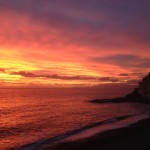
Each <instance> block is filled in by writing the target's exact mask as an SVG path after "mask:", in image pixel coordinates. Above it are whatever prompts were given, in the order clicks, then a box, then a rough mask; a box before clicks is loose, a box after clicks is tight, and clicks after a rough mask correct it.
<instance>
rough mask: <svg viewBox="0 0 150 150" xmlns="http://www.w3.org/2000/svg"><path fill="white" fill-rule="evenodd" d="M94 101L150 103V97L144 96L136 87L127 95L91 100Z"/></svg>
mask: <svg viewBox="0 0 150 150" xmlns="http://www.w3.org/2000/svg"><path fill="white" fill-rule="evenodd" d="M90 102H92V103H121V102H133V103H143V104H150V99H149V98H147V97H143V96H142V95H141V94H140V93H139V89H138V88H136V89H134V91H133V92H131V93H129V94H127V95H126V96H125V97H118V98H112V99H94V100H91V101H90Z"/></svg>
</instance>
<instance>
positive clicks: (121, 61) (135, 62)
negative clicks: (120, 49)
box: [90, 55, 150, 68]
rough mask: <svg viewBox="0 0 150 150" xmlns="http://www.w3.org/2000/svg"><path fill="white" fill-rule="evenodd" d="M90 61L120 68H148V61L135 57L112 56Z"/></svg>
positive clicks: (94, 58)
mask: <svg viewBox="0 0 150 150" xmlns="http://www.w3.org/2000/svg"><path fill="white" fill-rule="evenodd" d="M90 60H92V61H94V62H101V63H106V64H114V65H118V66H121V67H129V68H130V67H131V68H132V67H134V68H150V59H148V58H142V57H139V56H137V55H112V56H106V57H92V58H90Z"/></svg>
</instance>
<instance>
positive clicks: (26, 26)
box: [0, 0, 150, 87]
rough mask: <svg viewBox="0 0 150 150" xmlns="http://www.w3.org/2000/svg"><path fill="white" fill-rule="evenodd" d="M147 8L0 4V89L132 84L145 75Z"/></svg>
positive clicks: (42, 1) (138, 4) (141, 4)
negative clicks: (6, 87) (8, 87)
mask: <svg viewBox="0 0 150 150" xmlns="http://www.w3.org/2000/svg"><path fill="white" fill-rule="evenodd" d="M148 4H150V3H149V2H148V1H132V3H130V1H129V0H126V1H122V2H121V1H119V0H116V1H115V2H112V1H110V0H107V1H104V0H102V1H98V0H93V1H89V0H86V1H85V0H81V1H80V2H76V1H70V0H66V1H63V0H61V1H57V0H56V1H52V0H49V1H46V0H39V1H38V2H36V1H35V0H26V1H19V0H15V1H13V2H12V1H11V0H5V1H3V0H0V13H1V16H0V22H1V23H0V85H1V86H15V87H16V86H23V87H24V86H27V87H30V86H46V87H47V86H69V85H70V86H94V85H99V84H105V83H127V84H136V83H138V80H139V79H141V78H142V77H143V76H145V74H147V72H149V70H150V56H149V55H148V54H149V48H150V37H149V32H148V31H149V30H150V21H149V17H150V13H149V8H148V7H147V6H148ZM121 8H123V9H121ZM139 12H140V13H139Z"/></svg>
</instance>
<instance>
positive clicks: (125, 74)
mask: <svg viewBox="0 0 150 150" xmlns="http://www.w3.org/2000/svg"><path fill="white" fill-rule="evenodd" d="M119 76H122V77H128V76H129V74H127V73H121V74H119Z"/></svg>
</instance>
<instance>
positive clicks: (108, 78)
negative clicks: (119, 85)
mask: <svg viewBox="0 0 150 150" xmlns="http://www.w3.org/2000/svg"><path fill="white" fill-rule="evenodd" d="M99 80H100V81H101V82H118V81H119V79H117V78H115V77H101V78H99Z"/></svg>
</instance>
